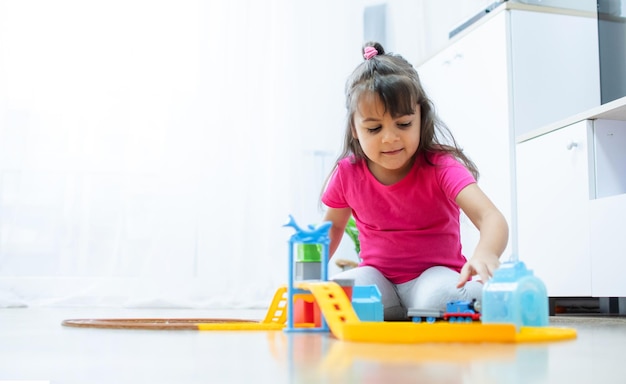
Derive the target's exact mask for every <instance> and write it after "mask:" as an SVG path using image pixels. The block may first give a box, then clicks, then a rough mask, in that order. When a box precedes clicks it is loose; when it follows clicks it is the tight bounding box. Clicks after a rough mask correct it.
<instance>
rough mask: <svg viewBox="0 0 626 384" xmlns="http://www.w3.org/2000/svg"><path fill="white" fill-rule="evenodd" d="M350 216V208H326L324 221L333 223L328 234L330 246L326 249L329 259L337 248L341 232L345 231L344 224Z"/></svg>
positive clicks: (341, 235) (341, 236)
mask: <svg viewBox="0 0 626 384" xmlns="http://www.w3.org/2000/svg"><path fill="white" fill-rule="evenodd" d="M351 215H352V209H351V208H349V207H348V208H328V210H327V211H326V214H325V215H324V221H325V222H326V221H331V222H332V223H333V225H332V227H331V228H330V232H329V233H328V235H329V237H330V246H329V249H328V254H329V255H330V257H331V258H332V257H333V254H334V253H335V251H336V250H337V247H339V243H341V239H342V238H343V232H344V231H345V229H346V224H348V220H350V216H351Z"/></svg>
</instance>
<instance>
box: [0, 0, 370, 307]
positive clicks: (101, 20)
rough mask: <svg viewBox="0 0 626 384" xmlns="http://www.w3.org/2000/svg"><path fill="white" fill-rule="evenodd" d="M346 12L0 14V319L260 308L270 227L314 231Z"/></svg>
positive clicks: (98, 5)
mask: <svg viewBox="0 0 626 384" xmlns="http://www.w3.org/2000/svg"><path fill="white" fill-rule="evenodd" d="M361 12H362V6H360V5H359V4H358V3H357V2H343V1H340V2H336V1H332V0H327V1H315V2H300V1H290V0H284V1H280V0H271V1H269V0H268V1H258V0H229V1H225V0H224V1H217V0H216V1H200V0H183V1H180V0H176V1H173V0H172V1H140V0H123V1H115V0H114V1H111V0H107V1H82V0H75V1H72V0H56V1H47V0H41V1H35V0H30V1H10V0H2V1H0V307H2V306H4V307H7V306H22V305H30V306H37V305H107V306H108V305H116V306H129V307H142V306H146V307H155V306H156V307H203V308H205V307H266V306H267V305H268V303H269V301H268V300H270V299H271V295H272V293H273V292H274V290H276V289H277V288H278V287H279V286H280V285H281V284H284V283H285V282H286V278H287V241H288V239H289V236H290V235H291V232H290V230H289V229H287V228H283V227H282V224H283V223H284V222H285V221H286V218H287V215H288V214H293V215H294V216H295V217H296V219H297V220H298V221H299V222H300V224H302V225H308V224H313V223H315V222H317V221H319V220H320V218H321V212H320V208H319V204H318V194H319V190H320V187H321V183H322V181H323V179H324V178H325V176H326V172H328V170H329V169H330V167H331V166H332V163H333V161H334V159H335V156H336V154H337V151H338V149H339V146H340V144H341V140H342V135H343V122H344V104H343V85H344V81H345V78H346V76H347V75H348V74H349V72H350V71H351V69H352V68H353V67H354V66H355V65H356V64H357V63H358V61H359V60H360V57H359V47H360V45H361V43H362V41H361V35H362V24H361V23H362V13H361ZM347 248H348V249H351V247H350V246H349V245H348V247H347Z"/></svg>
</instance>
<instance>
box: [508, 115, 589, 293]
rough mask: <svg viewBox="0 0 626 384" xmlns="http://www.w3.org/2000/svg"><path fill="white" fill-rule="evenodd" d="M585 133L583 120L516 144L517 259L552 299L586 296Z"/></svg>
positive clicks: (587, 248)
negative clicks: (533, 274)
mask: <svg viewBox="0 0 626 384" xmlns="http://www.w3.org/2000/svg"><path fill="white" fill-rule="evenodd" d="M590 132H591V128H590V127H589V126H588V122H587V121H582V122H579V123H576V124H573V125H570V126H568V127H565V128H562V129H560V130H557V131H554V132H551V133H548V134H546V135H543V136H539V137H537V138H535V139H532V140H529V141H526V142H523V143H520V144H518V145H517V198H518V200H517V208H518V220H519V221H518V224H519V226H518V236H519V257H520V260H522V261H524V262H525V263H526V265H527V266H528V268H530V269H532V270H534V273H535V275H536V276H537V277H538V278H540V279H541V280H543V282H544V283H545V284H546V288H547V290H548V295H549V296H552V297H555V296H591V257H590V253H589V197H590V192H589V191H590V176H589V159H590V157H589V149H588V142H589V134H590Z"/></svg>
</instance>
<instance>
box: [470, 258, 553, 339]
mask: <svg viewBox="0 0 626 384" xmlns="http://www.w3.org/2000/svg"><path fill="white" fill-rule="evenodd" d="M481 320H482V322H483V323H485V324H487V323H492V324H493V323H500V324H502V323H505V324H515V325H516V327H517V329H518V330H519V327H521V326H534V327H541V326H547V325H548V322H549V321H548V294H547V291H546V286H545V285H544V283H543V282H542V281H541V280H540V279H538V278H537V277H536V276H534V275H533V272H532V271H531V270H529V269H527V268H526V265H525V264H524V263H523V262H521V261H515V262H506V263H502V264H501V265H500V268H498V269H497V270H496V271H495V272H494V274H493V277H492V278H491V279H490V280H489V281H488V282H487V283H486V284H485V286H484V287H483V300H482V315H481Z"/></svg>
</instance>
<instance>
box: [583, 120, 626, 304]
mask: <svg viewBox="0 0 626 384" xmlns="http://www.w3.org/2000/svg"><path fill="white" fill-rule="evenodd" d="M593 123H594V160H595V161H594V165H595V189H596V196H595V197H596V198H595V199H593V200H591V202H590V206H589V209H590V219H589V223H590V236H591V239H590V242H591V250H590V253H591V282H592V289H591V293H592V295H593V296H596V297H607V296H608V297H626V279H625V278H624V271H626V239H625V238H624V236H625V235H626V121H620V120H606V119H598V120H594V122H593Z"/></svg>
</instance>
